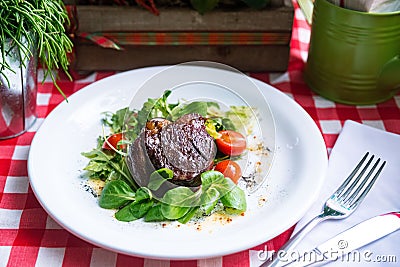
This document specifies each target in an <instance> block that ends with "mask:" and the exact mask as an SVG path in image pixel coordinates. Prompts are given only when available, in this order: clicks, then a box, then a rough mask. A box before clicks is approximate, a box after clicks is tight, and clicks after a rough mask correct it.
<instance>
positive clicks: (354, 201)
mask: <svg viewBox="0 0 400 267" xmlns="http://www.w3.org/2000/svg"><path fill="white" fill-rule="evenodd" d="M368 156H369V152H367V153H366V154H365V155H364V157H363V158H362V159H361V161H360V162H359V163H358V164H357V166H356V167H355V168H354V170H353V171H352V172H351V173H350V175H349V176H348V177H347V178H346V180H345V181H344V182H343V183H342V185H340V187H339V188H338V189H337V190H336V191H335V192H334V193H333V194H332V195H331V196H330V197H329V199H328V200H327V201H326V202H325V204H324V207H323V210H322V212H321V214H319V215H318V216H316V217H315V218H314V219H312V220H311V221H310V222H308V223H307V224H306V225H305V226H304V227H303V228H302V229H301V230H300V231H299V232H297V233H296V234H295V235H294V236H293V237H292V238H290V239H289V241H288V242H287V243H286V244H285V245H284V246H283V247H282V248H281V249H280V250H279V253H290V251H291V249H293V248H294V247H295V246H296V245H297V244H298V243H299V242H300V241H301V240H302V239H303V238H304V236H306V235H307V234H308V233H309V232H310V231H311V230H312V229H313V228H314V227H315V226H316V225H317V224H318V223H320V222H322V221H325V220H328V219H344V218H346V217H348V216H350V214H352V213H353V212H354V210H355V209H356V208H357V207H358V206H359V205H360V203H361V202H362V201H363V199H364V198H365V196H366V195H367V194H368V192H369V191H370V190H371V188H372V186H373V185H374V183H375V181H376V179H377V178H378V176H379V174H380V173H381V171H382V169H383V167H384V166H385V164H386V161H383V163H381V164H380V166H379V163H380V161H381V159H380V158H378V159H377V160H376V161H375V163H374V164H373V166H372V168H370V170H369V171H368V173H367V174H366V175H365V173H366V172H367V170H368V168H369V167H370V166H371V164H372V161H373V160H374V158H375V156H374V155H371V157H370V158H369V159H368V161H367V163H366V164H365V166H364V167H362V165H363V164H364V162H365V161H366V160H367V158H368ZM378 166H379V167H378ZM361 167H362V168H361ZM377 168H378V170H377V171H376V172H375V174H374V171H375V170H376V169H377ZM371 176H372V178H371ZM278 256H283V255H282V254H280V255H279V254H278ZM279 258H280V257H275V258H273V259H272V261H266V262H265V263H263V264H262V265H261V266H277V265H278V264H279Z"/></svg>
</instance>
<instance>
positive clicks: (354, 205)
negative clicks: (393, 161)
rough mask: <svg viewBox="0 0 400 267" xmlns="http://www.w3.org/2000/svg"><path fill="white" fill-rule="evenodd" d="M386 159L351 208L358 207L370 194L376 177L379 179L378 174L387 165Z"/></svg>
mask: <svg viewBox="0 0 400 267" xmlns="http://www.w3.org/2000/svg"><path fill="white" fill-rule="evenodd" d="M385 165H386V161H384V162H383V163H382V165H381V166H380V167H379V169H378V171H377V172H376V173H375V175H374V177H373V178H372V180H371V182H370V183H369V184H368V186H367V188H365V190H364V192H362V194H361V195H360V196H359V197H358V198H357V200H356V201H355V202H354V203H353V204H352V205H351V206H350V208H354V207H356V206H357V205H358V204H360V203H361V201H362V200H363V199H364V198H365V196H366V195H367V194H368V192H369V191H370V190H371V188H372V186H373V185H374V184H375V181H376V179H378V176H379V175H380V174H381V172H382V170H383V167H385Z"/></svg>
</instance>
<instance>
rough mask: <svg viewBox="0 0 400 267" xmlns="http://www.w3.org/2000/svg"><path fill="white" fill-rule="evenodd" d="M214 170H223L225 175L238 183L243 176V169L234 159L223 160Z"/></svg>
mask: <svg viewBox="0 0 400 267" xmlns="http://www.w3.org/2000/svg"><path fill="white" fill-rule="evenodd" d="M214 170H216V171H219V172H221V173H222V174H224V176H225V177H228V178H230V179H231V180H232V181H233V182H234V183H235V184H237V182H238V180H239V178H240V177H242V170H241V168H240V166H239V164H237V163H236V162H234V161H232V160H229V159H227V160H223V161H221V162H218V163H217V165H215V168H214Z"/></svg>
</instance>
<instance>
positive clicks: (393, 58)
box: [304, 0, 400, 105]
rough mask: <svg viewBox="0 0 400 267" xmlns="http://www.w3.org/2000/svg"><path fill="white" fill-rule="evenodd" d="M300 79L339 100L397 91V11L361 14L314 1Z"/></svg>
mask: <svg viewBox="0 0 400 267" xmlns="http://www.w3.org/2000/svg"><path fill="white" fill-rule="evenodd" d="M310 1H311V0H310ZM304 79H305V81H306V83H307V84H308V86H309V87H310V88H311V89H312V90H313V91H315V92H316V93H318V94H320V95H321V96H323V97H326V98H328V99H331V100H333V101H336V102H339V103H345V104H353V105H368V104H375V103H379V102H383V101H385V100H388V99H390V98H392V97H393V96H394V95H395V94H396V93H397V92H398V91H399V90H400V11H396V12H391V13H367V12H360V11H354V10H350V9H346V8H342V7H339V6H336V5H334V4H332V3H330V2H329V1H327V0H316V1H315V2H314V11H313V17H312V26H311V39H310V47H309V54H308V59H307V63H306V66H305V69H304Z"/></svg>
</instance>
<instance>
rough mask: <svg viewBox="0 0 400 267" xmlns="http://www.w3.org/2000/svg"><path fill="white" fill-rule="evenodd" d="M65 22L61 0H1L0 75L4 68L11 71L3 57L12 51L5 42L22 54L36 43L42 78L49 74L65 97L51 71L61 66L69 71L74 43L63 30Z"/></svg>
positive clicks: (24, 55)
mask: <svg viewBox="0 0 400 267" xmlns="http://www.w3.org/2000/svg"><path fill="white" fill-rule="evenodd" d="M68 23H69V19H68V14H67V12H66V10H65V6H64V3H63V1H62V0H0V50H1V55H2V60H1V62H0V75H3V76H4V70H5V69H8V70H10V71H13V70H12V69H11V66H10V65H9V64H8V63H7V62H6V61H5V57H6V56H7V55H8V53H10V51H11V49H6V47H8V45H6V44H9V43H11V48H14V47H17V48H18V49H19V51H20V54H21V58H24V57H29V56H31V55H32V51H31V49H30V47H32V46H36V47H37V51H38V58H39V60H40V62H41V64H42V67H43V68H44V70H45V72H44V79H46V78H47V77H48V76H50V77H51V79H52V80H53V83H54V84H55V86H56V87H57V89H58V90H59V91H60V93H61V94H62V95H63V96H64V97H66V96H65V95H64V93H63V92H62V91H61V89H60V87H59V86H58V85H57V83H56V75H55V74H54V73H53V71H54V70H56V69H59V68H61V69H63V70H64V71H65V72H66V73H67V74H68V72H67V70H68V66H69V61H68V53H69V52H71V51H72V46H73V44H72V41H71V40H70V39H69V37H68V36H67V34H66V33H65V28H64V25H65V24H68ZM21 40H26V42H22V41H21ZM21 62H23V60H21ZM68 75H69V74H68ZM5 78H6V79H7V77H5Z"/></svg>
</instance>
